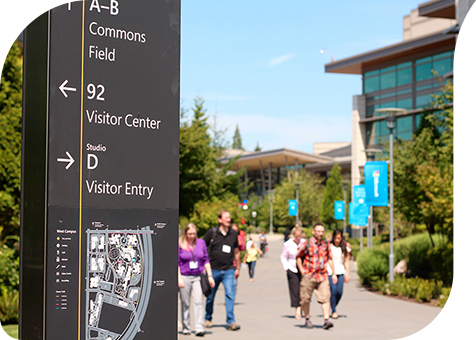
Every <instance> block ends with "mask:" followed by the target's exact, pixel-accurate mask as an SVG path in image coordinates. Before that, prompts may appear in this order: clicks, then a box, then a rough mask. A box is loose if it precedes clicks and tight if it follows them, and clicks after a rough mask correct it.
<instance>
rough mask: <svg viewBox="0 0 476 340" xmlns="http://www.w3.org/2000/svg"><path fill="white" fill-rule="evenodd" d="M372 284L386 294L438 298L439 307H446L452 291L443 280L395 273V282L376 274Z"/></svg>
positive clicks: (422, 300)
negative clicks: (408, 276)
mask: <svg viewBox="0 0 476 340" xmlns="http://www.w3.org/2000/svg"><path fill="white" fill-rule="evenodd" d="M371 286H372V288H374V289H376V290H378V291H379V292H381V293H383V294H385V295H389V294H391V295H394V296H398V295H401V296H406V297H408V298H415V299H416V300H417V301H420V302H429V301H430V300H431V299H438V302H437V305H438V306H439V307H444V305H445V303H446V301H447V300H448V296H449V293H450V291H451V288H449V287H443V281H441V280H426V279H422V278H420V277H413V278H405V276H403V275H395V280H394V281H393V282H389V281H388V280H387V279H386V278H382V277H379V276H374V277H372V278H371Z"/></svg>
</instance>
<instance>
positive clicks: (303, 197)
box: [263, 170, 324, 226]
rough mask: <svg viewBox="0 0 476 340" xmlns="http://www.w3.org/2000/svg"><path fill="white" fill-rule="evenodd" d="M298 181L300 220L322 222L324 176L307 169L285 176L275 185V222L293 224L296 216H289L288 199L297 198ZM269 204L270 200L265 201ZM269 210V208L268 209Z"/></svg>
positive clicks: (311, 222) (310, 222) (309, 222)
mask: <svg viewBox="0 0 476 340" xmlns="http://www.w3.org/2000/svg"><path fill="white" fill-rule="evenodd" d="M296 182H300V183H299V202H298V212H299V220H300V221H302V223H303V224H304V225H313V224H314V223H317V222H320V221H321V218H320V213H321V205H322V197H323V190H324V189H323V186H322V178H320V177H318V176H316V175H314V174H311V173H309V172H307V171H305V170H301V171H300V172H299V173H295V174H293V176H290V177H289V178H285V179H283V180H282V181H281V183H280V184H278V185H277V186H276V187H275V201H274V204H273V222H274V224H276V225H288V226H293V225H295V224H296V217H295V216H289V209H288V201H289V200H290V199H296ZM263 203H264V204H265V205H266V204H268V205H269V203H268V200H266V201H265V202H263ZM268 211H269V210H268Z"/></svg>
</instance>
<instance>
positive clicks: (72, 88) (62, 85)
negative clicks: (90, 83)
mask: <svg viewBox="0 0 476 340" xmlns="http://www.w3.org/2000/svg"><path fill="white" fill-rule="evenodd" d="M66 84H68V79H66V80H65V81H64V82H63V84H61V85H60V86H59V89H60V91H61V92H62V93H63V95H64V96H65V98H68V94H67V93H66V91H73V92H76V88H74V87H66Z"/></svg>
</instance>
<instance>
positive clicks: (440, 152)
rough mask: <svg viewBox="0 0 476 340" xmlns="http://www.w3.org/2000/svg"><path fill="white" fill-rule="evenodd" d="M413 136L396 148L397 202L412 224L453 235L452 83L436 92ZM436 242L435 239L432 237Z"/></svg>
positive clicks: (395, 190) (395, 198)
mask: <svg viewBox="0 0 476 340" xmlns="http://www.w3.org/2000/svg"><path fill="white" fill-rule="evenodd" d="M433 97H434V101H433V106H432V107H431V108H428V109H427V110H426V111H425V112H424V114H423V119H422V122H423V123H424V124H422V127H421V129H419V130H418V132H417V134H415V136H414V138H413V139H412V140H409V141H405V142H401V143H399V144H397V145H396V147H395V149H394V181H395V186H394V202H395V208H396V209H398V210H399V211H400V212H401V213H402V214H403V215H404V216H405V218H406V219H407V220H408V221H409V222H412V223H416V224H425V225H426V228H427V230H428V232H429V234H430V238H431V236H432V235H433V234H435V233H436V232H439V233H442V234H445V235H447V236H448V238H449V239H450V241H452V237H453V106H452V105H449V104H452V102H453V84H452V83H451V82H448V83H446V84H445V85H444V86H443V87H442V93H441V94H438V95H434V96H433ZM432 243H433V240H432Z"/></svg>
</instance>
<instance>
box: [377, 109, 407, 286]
mask: <svg viewBox="0 0 476 340" xmlns="http://www.w3.org/2000/svg"><path fill="white" fill-rule="evenodd" d="M375 111H376V112H381V113H387V118H386V120H387V128H388V129H389V131H390V145H389V148H390V194H389V198H390V202H389V205H390V255H389V257H388V269H389V278H390V282H393V281H394V279H395V276H394V272H393V269H394V266H395V258H394V255H393V129H395V127H396V126H397V113H400V114H404V113H405V112H407V110H405V109H399V108H382V109H377V110H375Z"/></svg>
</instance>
